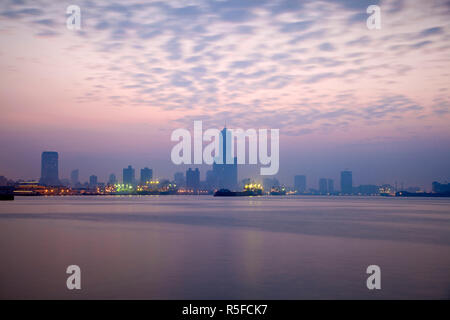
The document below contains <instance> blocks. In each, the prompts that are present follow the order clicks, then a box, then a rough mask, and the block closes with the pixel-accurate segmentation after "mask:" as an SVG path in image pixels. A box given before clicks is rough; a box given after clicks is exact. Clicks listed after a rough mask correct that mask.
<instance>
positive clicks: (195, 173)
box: [186, 168, 200, 191]
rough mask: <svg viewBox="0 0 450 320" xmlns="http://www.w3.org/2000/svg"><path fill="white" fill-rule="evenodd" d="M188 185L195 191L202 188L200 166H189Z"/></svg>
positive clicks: (187, 173) (187, 172)
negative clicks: (192, 167) (193, 168)
mask: <svg viewBox="0 0 450 320" xmlns="http://www.w3.org/2000/svg"><path fill="white" fill-rule="evenodd" d="M186 187H187V188H188V189H192V190H194V191H197V190H198V189H199V188H200V171H199V170H198V168H195V170H192V169H191V168H189V169H188V171H186Z"/></svg>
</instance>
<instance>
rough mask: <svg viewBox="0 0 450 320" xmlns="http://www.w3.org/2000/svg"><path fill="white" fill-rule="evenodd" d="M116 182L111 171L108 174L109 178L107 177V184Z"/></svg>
mask: <svg viewBox="0 0 450 320" xmlns="http://www.w3.org/2000/svg"><path fill="white" fill-rule="evenodd" d="M116 183H117V178H116V175H115V174H114V173H111V174H110V175H109V179H108V184H110V185H113V184H116Z"/></svg>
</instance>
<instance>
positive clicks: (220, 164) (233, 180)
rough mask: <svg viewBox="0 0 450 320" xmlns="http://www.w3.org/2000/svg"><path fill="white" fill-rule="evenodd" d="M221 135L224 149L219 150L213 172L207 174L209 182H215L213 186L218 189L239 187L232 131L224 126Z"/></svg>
mask: <svg viewBox="0 0 450 320" xmlns="http://www.w3.org/2000/svg"><path fill="white" fill-rule="evenodd" d="M219 137H220V143H221V144H222V149H221V150H219V155H218V156H217V157H216V159H215V161H214V163H213V169H212V173H209V174H208V176H207V183H208V180H209V182H210V183H211V182H213V183H214V185H213V186H211V187H216V188H217V189H230V190H233V189H237V188H238V170H237V157H234V158H231V153H232V152H231V148H232V147H233V141H232V134H231V131H230V130H228V129H227V128H223V130H222V131H221V132H220V136H219ZM227 162H228V163H227ZM186 180H187V177H186Z"/></svg>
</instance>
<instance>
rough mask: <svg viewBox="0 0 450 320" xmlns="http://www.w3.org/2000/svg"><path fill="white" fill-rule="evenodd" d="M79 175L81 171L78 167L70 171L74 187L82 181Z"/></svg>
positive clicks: (71, 182)
mask: <svg viewBox="0 0 450 320" xmlns="http://www.w3.org/2000/svg"><path fill="white" fill-rule="evenodd" d="M79 175H80V171H79V170H78V169H75V170H72V172H71V173H70V184H71V185H72V187H75V186H76V185H78V184H79V183H80V178H79Z"/></svg>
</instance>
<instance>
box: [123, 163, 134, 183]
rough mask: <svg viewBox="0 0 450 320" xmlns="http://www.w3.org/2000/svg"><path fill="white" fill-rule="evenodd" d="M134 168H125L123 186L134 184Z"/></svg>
mask: <svg viewBox="0 0 450 320" xmlns="http://www.w3.org/2000/svg"><path fill="white" fill-rule="evenodd" d="M134 181H135V178H134V168H133V167H132V166H128V168H123V174H122V182H123V184H134Z"/></svg>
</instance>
